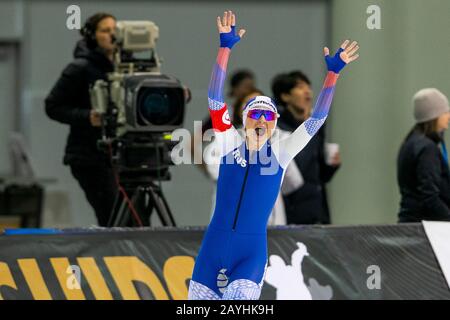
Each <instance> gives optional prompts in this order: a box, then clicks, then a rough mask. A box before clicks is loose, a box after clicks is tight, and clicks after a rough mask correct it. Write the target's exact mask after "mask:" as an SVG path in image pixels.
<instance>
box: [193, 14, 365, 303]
mask: <svg viewBox="0 0 450 320" xmlns="http://www.w3.org/2000/svg"><path fill="white" fill-rule="evenodd" d="M217 28H218V30H219V33H220V48H219V52H218V55H217V59H216V63H215V64H214V68H213V72H212V76H211V81H210V84H209V90H208V102H209V111H210V115H211V119H212V122H213V128H214V130H215V138H216V141H217V142H218V144H219V146H220V156H221V164H220V169H219V178H218V181H217V193H216V206H215V210H214V214H213V217H212V219H211V222H210V224H209V226H208V229H207V231H206V233H205V235H204V239H203V242H202V246H201V248H200V251H199V254H198V256H197V259H196V262H195V266H194V271H193V274H192V279H191V281H190V284H189V295H188V298H189V299H190V300H197V299H216V300H218V299H224V300H241V299H242V300H250V299H259V297H260V294H261V288H262V283H263V281H264V273H265V268H266V266H267V220H268V218H269V216H270V213H271V210H272V208H273V205H274V203H275V200H276V198H277V195H278V192H279V190H280V185H281V182H282V180H283V177H284V173H285V169H286V167H287V166H288V164H289V162H290V161H291V160H292V159H293V158H294V157H295V156H296V155H297V154H298V153H299V152H300V151H301V150H302V149H303V148H304V147H305V146H306V144H307V143H308V142H309V141H310V140H311V138H312V137H313V136H314V134H316V132H317V131H318V130H319V128H320V127H321V126H322V124H323V123H324V122H325V119H326V118H327V116H328V111H329V109H330V105H331V101H332V98H333V93H334V89H335V84H336V81H337V79H338V77H339V72H340V71H341V70H342V68H344V66H345V65H346V64H348V63H350V62H351V61H354V60H356V59H357V58H358V54H357V53H356V52H357V50H358V48H359V47H358V45H357V43H356V42H355V41H353V42H352V43H351V44H350V41H348V40H346V41H344V42H343V43H342V45H341V47H340V49H339V50H338V51H337V52H336V54H335V55H334V56H330V55H329V50H328V48H326V47H325V48H324V55H325V61H326V64H327V68H328V73H327V75H326V78H325V82H324V86H323V88H322V90H321V92H320V94H319V96H318V99H317V102H316V105H315V108H314V111H313V113H312V115H311V117H310V118H308V119H307V120H306V121H304V122H303V123H302V124H301V125H300V126H299V127H298V128H297V129H296V130H295V131H294V132H293V133H291V134H290V135H289V136H287V137H285V138H280V139H277V137H279V135H277V134H276V132H275V131H276V130H275V129H276V125H277V118H278V117H279V114H278V112H277V108H276V106H275V103H274V102H273V101H272V99H271V98H269V97H266V96H257V97H255V98H253V99H251V100H250V101H248V102H247V104H246V106H245V108H244V110H243V114H242V119H243V125H244V128H245V138H242V136H241V135H240V134H239V133H238V131H237V130H236V129H235V128H234V127H233V126H232V124H231V121H230V116H229V114H228V109H227V106H226V104H225V102H224V100H223V86H224V82H225V76H226V69H227V64H228V59H229V56H230V53H231V50H232V48H233V46H234V45H235V44H236V43H237V42H239V41H240V39H241V38H242V36H243V35H244V33H245V30H243V29H241V30H239V31H238V32H236V18H235V15H234V14H233V13H232V12H231V11H226V12H225V13H224V15H223V18H222V19H221V18H220V17H217Z"/></svg>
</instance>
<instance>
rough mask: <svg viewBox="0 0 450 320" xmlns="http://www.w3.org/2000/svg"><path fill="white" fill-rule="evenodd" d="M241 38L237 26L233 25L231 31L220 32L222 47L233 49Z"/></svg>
mask: <svg viewBox="0 0 450 320" xmlns="http://www.w3.org/2000/svg"><path fill="white" fill-rule="evenodd" d="M239 40H241V37H239V36H238V35H237V34H236V26H231V31H230V32H227V33H221V34H220V47H221V48H228V49H230V50H231V48H233V46H234V45H235V44H236V43H238V42H239Z"/></svg>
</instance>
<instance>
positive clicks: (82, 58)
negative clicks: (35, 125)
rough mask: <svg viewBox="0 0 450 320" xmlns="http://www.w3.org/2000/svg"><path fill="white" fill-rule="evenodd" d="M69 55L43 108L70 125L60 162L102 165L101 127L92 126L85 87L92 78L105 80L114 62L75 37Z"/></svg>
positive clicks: (87, 91) (55, 118)
mask: <svg viewBox="0 0 450 320" xmlns="http://www.w3.org/2000/svg"><path fill="white" fill-rule="evenodd" d="M73 55H74V58H75V59H74V61H73V62H71V63H70V64H69V65H68V66H67V67H66V68H65V69H64V70H63V72H62V74H61V76H60V77H59V79H58V81H57V82H56V84H55V85H54V86H53V88H52V90H51V91H50V93H49V95H48V96H47V98H46V99H45V111H46V113H47V115H48V116H49V117H50V118H51V119H53V120H56V121H58V122H61V123H64V124H68V125H69V126H70V133H69V136H68V138H67V144H66V149H65V155H64V160H63V162H64V164H66V165H89V166H92V165H99V166H104V165H107V164H109V160H108V158H107V156H106V154H104V153H103V152H102V151H99V150H98V149H97V141H98V140H99V139H100V138H101V128H99V127H93V126H92V125H91V123H90V120H89V114H90V110H91V102H90V95H89V89H90V87H91V86H92V85H94V83H95V81H97V80H99V79H103V80H106V76H107V73H109V72H112V71H113V69H114V66H113V64H112V62H111V61H110V60H109V59H108V58H107V57H106V56H105V55H104V54H103V53H102V52H101V51H100V49H99V48H95V49H92V48H89V47H88V46H87V44H86V41H85V40H80V41H78V43H77V45H76V47H75V50H74V54H73Z"/></svg>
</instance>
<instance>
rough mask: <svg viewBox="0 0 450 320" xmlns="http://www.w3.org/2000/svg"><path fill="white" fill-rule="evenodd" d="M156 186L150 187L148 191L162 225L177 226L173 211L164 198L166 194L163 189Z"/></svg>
mask: <svg viewBox="0 0 450 320" xmlns="http://www.w3.org/2000/svg"><path fill="white" fill-rule="evenodd" d="M155 188H156V187H150V188H149V189H148V191H149V194H150V195H151V197H152V200H153V203H154V206H155V209H156V213H157V214H158V217H159V219H160V220H161V223H162V225H163V226H172V227H175V226H176V225H175V220H174V219H173V216H172V212H171V211H170V208H169V205H168V203H167V201H166V199H165V198H164V195H163V194H162V192H161V190H159V189H157V190H155Z"/></svg>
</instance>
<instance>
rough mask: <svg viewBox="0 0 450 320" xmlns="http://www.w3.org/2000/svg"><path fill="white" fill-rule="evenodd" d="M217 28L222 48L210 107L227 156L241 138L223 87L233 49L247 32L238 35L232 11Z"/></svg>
mask: <svg viewBox="0 0 450 320" xmlns="http://www.w3.org/2000/svg"><path fill="white" fill-rule="evenodd" d="M217 28H218V30H219V33H220V48H219V52H218V54H217V58H216V63H215V64H214V67H213V71H212V75H211V81H210V82H209V88H208V105H209V113H210V115H211V120H212V125H213V129H214V131H215V133H216V139H218V142H219V144H220V145H221V147H222V148H221V149H222V150H221V151H222V152H221V153H222V154H225V153H227V152H228V151H231V150H230V148H232V147H233V145H235V144H236V143H238V142H239V141H238V140H239V139H240V136H239V133H238V132H237V131H236V130H235V129H234V127H233V126H232V124H231V120H230V115H229V113H228V109H227V105H226V103H225V102H224V98H223V87H224V84H225V78H226V70H227V65H228V59H229V57H230V53H231V49H232V48H233V46H234V45H235V44H236V43H237V42H239V40H240V39H241V37H242V36H243V35H244V33H245V30H243V29H241V30H239V32H238V34H236V17H235V15H234V14H233V12H231V11H226V12H225V13H224V15H223V18H222V19H221V18H220V17H217Z"/></svg>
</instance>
